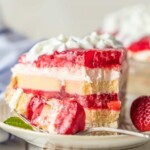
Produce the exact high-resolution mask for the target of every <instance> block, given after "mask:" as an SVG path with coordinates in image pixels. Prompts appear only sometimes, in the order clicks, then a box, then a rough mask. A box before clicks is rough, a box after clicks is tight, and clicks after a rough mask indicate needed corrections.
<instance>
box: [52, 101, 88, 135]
mask: <svg viewBox="0 0 150 150" xmlns="http://www.w3.org/2000/svg"><path fill="white" fill-rule="evenodd" d="M54 126H55V129H56V132H57V133H59V134H74V133H76V132H79V131H83V130H84V128H85V112H84V109H83V107H82V106H81V105H80V104H79V103H78V102H76V101H63V102H62V108H61V110H60V111H59V113H58V115H57V117H56V119H55V123H54Z"/></svg>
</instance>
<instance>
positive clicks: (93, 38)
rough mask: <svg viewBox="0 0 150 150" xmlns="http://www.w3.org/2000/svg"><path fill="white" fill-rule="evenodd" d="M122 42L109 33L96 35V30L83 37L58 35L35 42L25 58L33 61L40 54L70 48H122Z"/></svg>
mask: <svg viewBox="0 0 150 150" xmlns="http://www.w3.org/2000/svg"><path fill="white" fill-rule="evenodd" d="M122 47H123V46H122V44H121V43H120V42H119V41H117V40H116V39H115V38H114V37H113V36H112V35H110V34H103V35H98V34H97V33H96V32H93V33H91V34H90V35H87V36H85V37H84V38H78V37H73V36H70V37H66V36H64V35H60V36H58V37H56V38H51V39H49V40H46V41H42V42H39V43H37V44H36V45H35V46H33V47H32V48H31V50H30V51H29V52H28V53H27V56H26V60H27V61H29V62H33V61H34V60H36V59H37V58H38V57H39V56H40V55H43V54H53V53H54V52H55V51H56V50H57V51H58V52H62V51H64V50H68V49H71V48H81V49H100V50H101V49H104V48H122Z"/></svg>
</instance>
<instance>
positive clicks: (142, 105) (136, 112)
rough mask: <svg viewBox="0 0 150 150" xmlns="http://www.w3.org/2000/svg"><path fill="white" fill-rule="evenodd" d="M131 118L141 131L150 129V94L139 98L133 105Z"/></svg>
mask: <svg viewBox="0 0 150 150" xmlns="http://www.w3.org/2000/svg"><path fill="white" fill-rule="evenodd" d="M130 114H131V119H132V122H133V124H134V126H135V127H136V128H137V129H138V130H139V131H143V132H144V131H150V96H141V97H139V98H137V99H136V100H135V101H134V102H133V103H132V106H131V112H130Z"/></svg>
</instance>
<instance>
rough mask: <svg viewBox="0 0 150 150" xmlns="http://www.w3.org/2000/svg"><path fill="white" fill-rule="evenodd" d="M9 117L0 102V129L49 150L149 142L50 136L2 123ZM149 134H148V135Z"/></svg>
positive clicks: (127, 138)
mask: <svg viewBox="0 0 150 150" xmlns="http://www.w3.org/2000/svg"><path fill="white" fill-rule="evenodd" d="M9 115H10V112H9V108H8V107H7V105H6V104H5V103H4V102H2V101H0V127H1V128H2V129H3V130H5V131H7V132H9V133H11V134H14V135H15V136H17V137H20V138H22V139H24V140H25V141H27V142H29V143H31V144H33V145H36V146H39V147H44V148H50V149H57V150H59V149H65V150H67V149H80V148H81V149H86V150H87V149H90V150H91V149H109V148H111V149H118V148H120V149H125V148H131V147H136V146H139V145H142V144H144V143H146V142H149V140H148V139H145V138H139V137H134V136H127V135H112V136H76V135H50V134H47V133H40V132H35V131H30V130H24V129H21V128H16V127H12V126H9V125H6V124H4V123H3V120H5V119H6V118H7V117H8V116H9ZM149 134H150V133H149Z"/></svg>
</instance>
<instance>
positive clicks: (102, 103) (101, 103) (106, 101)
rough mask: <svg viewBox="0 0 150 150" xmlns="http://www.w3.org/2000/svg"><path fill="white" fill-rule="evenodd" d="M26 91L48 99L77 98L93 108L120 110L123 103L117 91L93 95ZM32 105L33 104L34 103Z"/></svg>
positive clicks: (81, 102)
mask: <svg viewBox="0 0 150 150" xmlns="http://www.w3.org/2000/svg"><path fill="white" fill-rule="evenodd" d="M24 92H25V93H27V94H29V93H32V94H33V95H38V96H41V97H45V98H46V99H50V98H57V99H60V100H63V99H65V100H76V101H77V102H79V103H80V104H81V105H82V106H83V107H85V108H91V109H110V110H116V111H119V110H120V106H121V103H120V101H119V100H118V94H117V93H112V94H106V93H105V94H99V95H98V94H92V95H86V96H81V95H77V94H68V93H65V92H64V91H63V92H62V91H61V92H46V91H39V90H30V89H24ZM62 93H63V94H62ZM35 100H36V99H35ZM33 103H34V102H33ZM38 103H39V102H38ZM30 105H32V103H31V104H30ZM30 105H29V107H30ZM30 112H32V111H30Z"/></svg>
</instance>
